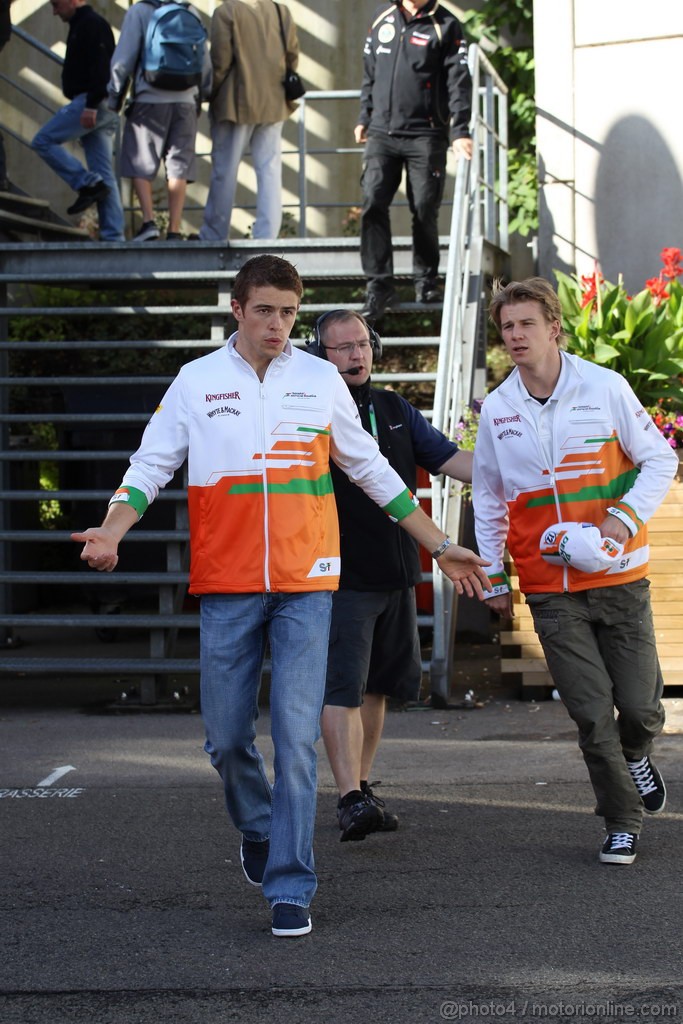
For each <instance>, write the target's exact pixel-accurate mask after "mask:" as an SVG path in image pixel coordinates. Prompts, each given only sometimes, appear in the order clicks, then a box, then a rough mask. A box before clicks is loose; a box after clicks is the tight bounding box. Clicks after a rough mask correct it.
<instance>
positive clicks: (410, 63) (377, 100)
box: [358, 0, 472, 142]
mask: <svg viewBox="0 0 683 1024" xmlns="http://www.w3.org/2000/svg"><path fill="white" fill-rule="evenodd" d="M471 110H472V78H471V75H470V72H469V67H468V65H467V43H466V42H465V40H464V38H463V31H462V28H461V25H460V22H459V21H458V19H457V18H456V17H455V15H454V14H452V13H451V11H450V10H449V9H448V8H446V7H445V6H444V5H443V4H441V3H439V2H438V0H433V2H432V3H428V4H427V5H426V7H423V8H422V10H421V11H419V12H418V13H417V14H416V15H415V17H412V18H409V19H408V20H407V21H406V20H405V19H404V17H403V14H402V13H401V12H400V10H399V9H398V7H397V6H396V4H393V3H384V4H382V6H381V7H378V8H377V10H376V11H375V14H374V17H373V19H372V23H371V25H370V29H369V31H368V35H367V38H366V40H365V50H364V58H363V84H362V87H361V112H360V117H359V119H358V123H359V124H362V125H365V126H366V128H367V129H368V131H369V132H370V134H381V133H385V134H386V133H388V134H389V135H405V136H412V135H442V136H444V137H446V138H448V139H449V140H450V141H451V142H452V141H453V140H454V139H461V138H468V137H469V134H470V131H469V122H470V116H471Z"/></svg>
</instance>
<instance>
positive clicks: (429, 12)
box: [354, 0, 472, 320]
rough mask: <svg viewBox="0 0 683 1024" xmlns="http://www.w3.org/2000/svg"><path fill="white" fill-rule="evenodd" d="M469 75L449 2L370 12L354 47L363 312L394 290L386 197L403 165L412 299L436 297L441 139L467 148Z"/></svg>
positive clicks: (393, 5) (389, 301)
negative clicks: (358, 71)
mask: <svg viewBox="0 0 683 1024" xmlns="http://www.w3.org/2000/svg"><path fill="white" fill-rule="evenodd" d="M471 109H472V78H471V75H470V70H469V66H468V63H467V44H466V42H465V40H464V37H463V31H462V27H461V25H460V22H459V21H458V19H457V18H456V16H455V14H454V13H453V12H452V10H451V9H450V8H449V7H448V6H447V5H446V4H443V3H440V2H439V0H403V2H401V0H394V2H388V0H385V3H383V4H381V6H380V7H378V8H377V9H376V11H375V13H374V15H373V17H372V22H371V24H370V28H369V29H368V34H367V38H366V40H365V49H364V53H363V83H362V87H361V101H360V116H359V118H358V124H357V125H356V127H355V129H354V134H355V139H356V142H357V143H365V151H364V153H363V172H362V177H361V185H362V188H363V208H362V213H361V232H360V251H361V261H362V264H363V272H364V274H365V276H366V278H367V297H366V300H365V305H364V306H363V310H362V312H363V314H364V315H365V316H367V317H368V319H370V320H377V319H380V318H381V317H382V316H383V315H384V314H385V313H386V311H387V309H390V308H391V307H392V306H394V305H396V302H397V296H396V291H395V287H394V260H393V249H392V242H391V221H390V217H389V207H390V206H391V203H392V200H393V198H394V196H395V195H396V192H397V190H398V187H399V185H400V184H401V177H402V174H403V169H404V168H405V171H406V176H407V189H406V190H407V196H408V204H409V206H410V213H411V215H412V232H413V277H414V279H415V298H416V301H417V302H435V301H437V300H438V299H439V297H440V290H439V287H438V281H437V274H438V270H439V230H438V218H439V207H440V205H441V200H442V198H443V190H444V183H445V179H446V157H447V155H448V149H449V146H450V147H451V148H452V149H453V152H454V153H455V155H456V158H458V159H460V158H464V159H466V160H469V159H470V158H471V156H472V139H471V137H470V128H469V123H470V116H471Z"/></svg>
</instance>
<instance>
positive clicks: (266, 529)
mask: <svg viewBox="0 0 683 1024" xmlns="http://www.w3.org/2000/svg"><path fill="white" fill-rule="evenodd" d="M265 407H266V393H265V387H264V384H263V382H262V381H259V434H260V437H259V446H260V448H261V480H262V482H263V537H264V542H265V551H264V556H263V557H264V562H263V580H264V584H265V588H266V593H270V572H269V566H270V518H269V513H270V509H269V506H268V465H267V460H266V424H265Z"/></svg>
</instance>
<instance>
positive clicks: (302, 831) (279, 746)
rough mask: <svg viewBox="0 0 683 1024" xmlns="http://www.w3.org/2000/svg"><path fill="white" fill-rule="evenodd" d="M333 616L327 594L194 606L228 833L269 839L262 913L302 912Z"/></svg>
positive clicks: (223, 597) (312, 881)
mask: <svg viewBox="0 0 683 1024" xmlns="http://www.w3.org/2000/svg"><path fill="white" fill-rule="evenodd" d="M331 608H332V594H331V593H330V592H329V591H315V592H312V593H303V594H205V595H203V597H202V602H201V632H200V636H201V705H202V717H203V719H204V726H205V729H206V743H205V745H204V749H205V750H206V752H207V754H209V756H210V757H211V763H212V764H213V766H214V768H215V769H216V770H217V771H218V773H219V775H220V776H221V779H222V780H223V788H224V792H225V802H226V805H227V809H228V814H229V815H230V818H231V819H232V822H233V824H234V825H235V827H236V828H238V829H239V831H240V832H241V833H242V834H243V835H244V836H245V837H246V838H247V839H252V840H264V839H268V838H270V852H269V855H268V864H267V866H266V871H265V874H264V876H263V895H264V896H265V897H266V899H267V900H268V902H269V903H270V905H271V906H273V905H274V904H275V903H294V904H296V905H297V906H300V907H307V906H309V904H310V902H311V900H312V898H313V895H314V893H315V890H316V886H317V881H316V877H315V870H314V862H313V829H314V825H315V808H316V788H317V755H316V750H315V744H316V742H317V740H318V739H319V737H320V712H321V710H322V704H323V697H324V693H325V670H326V667H327V645H328V635H329V626H330V614H331ZM266 640H268V641H269V642H270V656H271V666H272V667H271V683H270V712H271V735H272V739H273V747H274V752H275V760H274V774H275V782H274V785H273V787H272V789H271V786H270V783H269V781H268V778H267V776H266V772H265V768H264V764H263V758H262V756H261V754H260V753H259V751H258V750H257V748H256V745H255V742H254V741H255V739H256V719H257V718H258V693H259V687H260V682H261V668H262V665H263V658H264V654H265V649H266Z"/></svg>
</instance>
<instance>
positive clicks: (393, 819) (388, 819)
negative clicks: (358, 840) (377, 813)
mask: <svg viewBox="0 0 683 1024" xmlns="http://www.w3.org/2000/svg"><path fill="white" fill-rule="evenodd" d="M381 785H382V783H381V782H373V783H371V784H370V785H368V783H367V782H361V784H360V788H361V792H362V793H363V794H364V795H365V796H366V797H367V798H368V800H369V801H370V803H372V804H374V805H375V807H379V808H380V810H381V812H382V824H381V825H378V826H377V828H376V829H375V832H395V831H396V829H397V828H398V816H397V815H396V814H391V813H390V812H389V811H387V809H386V807H385V805H384V800H380V798H379V797H378V796H375V794H374V793H373V791H372V787H373V786H381Z"/></svg>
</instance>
